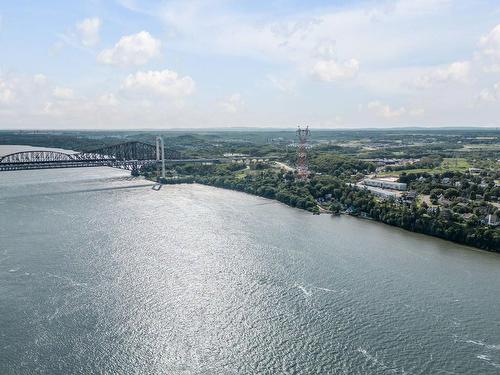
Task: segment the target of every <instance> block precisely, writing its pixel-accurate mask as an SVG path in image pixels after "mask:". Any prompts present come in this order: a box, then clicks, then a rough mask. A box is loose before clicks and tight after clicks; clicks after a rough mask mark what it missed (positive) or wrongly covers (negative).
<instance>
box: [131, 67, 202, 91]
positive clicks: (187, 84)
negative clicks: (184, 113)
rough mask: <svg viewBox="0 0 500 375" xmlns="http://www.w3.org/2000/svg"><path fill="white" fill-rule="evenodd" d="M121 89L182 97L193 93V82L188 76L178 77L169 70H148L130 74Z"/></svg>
mask: <svg viewBox="0 0 500 375" xmlns="http://www.w3.org/2000/svg"><path fill="white" fill-rule="evenodd" d="M123 89H125V90H126V91H128V92H135V93H139V94H145V95H154V96H168V97H172V98H182V97H185V96H188V95H191V94H193V93H194V91H195V83H194V80H193V79H192V78H191V77H190V76H185V77H180V76H179V75H178V74H177V73H176V72H174V71H171V70H167V69H165V70H162V71H152V70H150V71H147V72H143V71H138V72H137V73H135V74H130V75H129V76H128V77H127V78H126V79H125V81H124V83H123Z"/></svg>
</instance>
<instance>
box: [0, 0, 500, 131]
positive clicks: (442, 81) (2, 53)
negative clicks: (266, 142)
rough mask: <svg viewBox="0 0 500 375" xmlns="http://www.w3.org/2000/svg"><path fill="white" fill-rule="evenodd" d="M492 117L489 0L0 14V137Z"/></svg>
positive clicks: (81, 8)
mask: <svg viewBox="0 0 500 375" xmlns="http://www.w3.org/2000/svg"><path fill="white" fill-rule="evenodd" d="M499 119H500V3H499V2H498V1H497V0H475V1H465V0H381V1H374V0H372V1H320V0H314V1H298V0H295V1H292V0H276V1H272V0H271V1H230V0H195V1H188V0H182V1H181V0H178V1H152V0H149V1H144V0H143V1H139V0H117V1H111V0H109V1H104V0H89V1H79V2H78V1H71V2H68V1H44V2H38V1H37V2H34V1H16V2H13V1H12V2H3V3H2V4H1V5H0V128H5V129H6V128H30V129H32V128H39V129H42V128H61V129H62V128H71V129H75V128H86V129H90V128H92V129H106V128H114V129H131V128H204V127H205V128H206V127H229V126H238V127H241V126H248V127H264V128H265V127H295V126H296V125H297V124H309V125H310V126H312V127H316V128H363V127H395V126H498V125H499V122H500V120H499Z"/></svg>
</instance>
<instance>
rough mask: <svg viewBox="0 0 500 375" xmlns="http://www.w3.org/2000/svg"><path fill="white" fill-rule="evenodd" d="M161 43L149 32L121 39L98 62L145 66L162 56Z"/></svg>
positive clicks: (99, 57) (100, 55)
mask: <svg viewBox="0 0 500 375" xmlns="http://www.w3.org/2000/svg"><path fill="white" fill-rule="evenodd" d="M160 49H161V41H160V40H159V39H155V38H153V37H152V36H151V34H150V33H148V32H147V31H141V32H139V33H137V34H133V35H128V36H124V37H122V38H120V40H119V41H118V42H117V43H116V44H115V46H114V47H113V48H110V49H105V50H103V51H102V52H101V53H100V54H99V55H98V56H97V61H98V62H100V63H102V64H110V65H144V64H146V63H148V62H149V61H150V60H151V59H153V58H155V57H157V56H159V55H160Z"/></svg>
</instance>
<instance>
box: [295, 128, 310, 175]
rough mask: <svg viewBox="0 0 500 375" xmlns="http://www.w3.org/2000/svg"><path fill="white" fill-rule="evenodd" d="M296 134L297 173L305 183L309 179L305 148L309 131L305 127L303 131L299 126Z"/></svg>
mask: <svg viewBox="0 0 500 375" xmlns="http://www.w3.org/2000/svg"><path fill="white" fill-rule="evenodd" d="M296 133H297V138H298V139H299V151H298V159H297V172H298V175H299V179H300V180H302V181H305V180H307V178H308V177H309V167H308V165H307V148H308V140H309V136H310V135H311V131H310V130H309V126H306V128H305V129H301V127H300V126H299V127H298V129H297V132H296Z"/></svg>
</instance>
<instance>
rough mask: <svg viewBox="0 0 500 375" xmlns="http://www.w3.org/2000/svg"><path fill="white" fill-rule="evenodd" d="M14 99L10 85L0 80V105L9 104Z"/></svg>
mask: <svg viewBox="0 0 500 375" xmlns="http://www.w3.org/2000/svg"><path fill="white" fill-rule="evenodd" d="M14 99H15V94H14V90H13V88H12V86H11V84H10V83H9V82H7V81H5V80H2V79H1V78H0V104H11V103H12V102H14Z"/></svg>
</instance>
